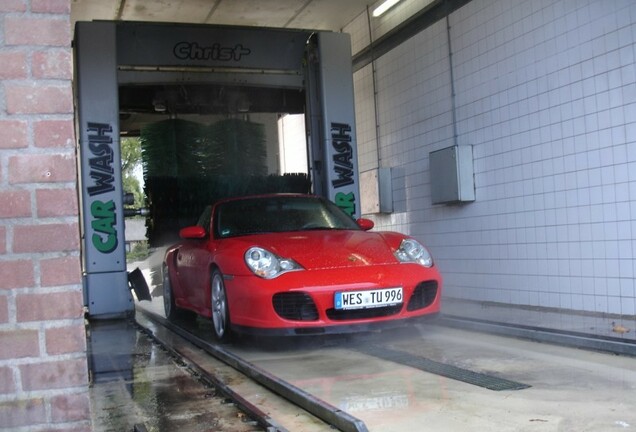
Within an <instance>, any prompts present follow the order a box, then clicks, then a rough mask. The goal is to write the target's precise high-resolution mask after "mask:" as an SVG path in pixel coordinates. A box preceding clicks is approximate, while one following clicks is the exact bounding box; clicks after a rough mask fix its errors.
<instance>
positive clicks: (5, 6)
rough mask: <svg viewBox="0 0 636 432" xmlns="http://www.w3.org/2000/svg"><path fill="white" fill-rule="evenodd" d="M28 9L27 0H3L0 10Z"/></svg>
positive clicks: (16, 10)
mask: <svg viewBox="0 0 636 432" xmlns="http://www.w3.org/2000/svg"><path fill="white" fill-rule="evenodd" d="M26 9H27V7H26V1H25V0H2V1H0V12H25V11H26Z"/></svg>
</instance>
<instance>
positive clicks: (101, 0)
mask: <svg viewBox="0 0 636 432" xmlns="http://www.w3.org/2000/svg"><path fill="white" fill-rule="evenodd" d="M376 2H377V1H375V0H72V3H71V20H72V24H73V28H74V27H75V22H77V21H93V20H107V21H156V22H171V23H194V24H216V25H238V26H258V27H277V28H290V29H306V30H327V31H340V30H342V28H343V27H344V26H345V25H347V24H348V23H350V22H351V21H352V20H353V19H354V18H356V17H357V16H358V15H360V14H361V13H364V12H365V11H366V9H367V5H369V7H371V6H373V5H374V3H376ZM237 98H239V99H240V98H247V100H248V103H249V111H250V112H270V113H272V112H274V113H276V112H278V113H281V112H288V113H294V112H303V109H304V108H303V106H304V96H302V94H298V92H296V93H294V92H290V91H289V90H285V89H278V90H276V89H274V90H272V89H263V88H242V89H237V88H228V87H227V86H223V85H220V86H219V85H214V84H206V85H198V86H192V85H190V86H185V85H169V86H166V85H163V86H162V85H141V86H140V85H136V86H127V85H120V88H119V105H120V130H121V132H122V133H123V134H131V135H136V134H138V133H139V131H140V129H142V128H143V127H144V126H145V125H147V124H149V123H154V122H156V121H160V120H162V119H164V118H167V116H170V115H172V116H175V115H180V116H182V117H183V116H184V115H186V116H187V115H190V116H192V115H198V116H204V115H213V114H220V113H231V112H236V109H235V107H233V105H236V103H237ZM158 99H160V100H161V104H162V105H165V108H162V109H161V110H158V109H157V100H158ZM199 118H201V121H205V119H204V118H203V117H199ZM195 121H196V119H195Z"/></svg>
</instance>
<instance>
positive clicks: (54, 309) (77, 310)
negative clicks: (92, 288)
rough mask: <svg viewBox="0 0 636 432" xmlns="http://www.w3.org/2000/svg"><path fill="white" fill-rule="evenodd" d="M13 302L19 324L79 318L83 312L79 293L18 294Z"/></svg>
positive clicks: (81, 298)
mask: <svg viewBox="0 0 636 432" xmlns="http://www.w3.org/2000/svg"><path fill="white" fill-rule="evenodd" d="M15 302H16V316H17V320H18V321H19V322H30V321H48V320H56V319H70V318H80V317H81V316H82V314H83V312H84V307H83V304H82V303H83V297H82V293H81V292H79V291H66V292H56V293H47V294H18V295H17V296H16V299H15Z"/></svg>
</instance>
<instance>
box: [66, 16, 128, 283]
mask: <svg viewBox="0 0 636 432" xmlns="http://www.w3.org/2000/svg"><path fill="white" fill-rule="evenodd" d="M115 33H116V27H115V24H114V23H108V22H103V23H78V25H77V28H76V34H77V35H78V38H77V40H76V50H77V62H78V64H77V69H78V70H77V75H78V76H77V96H78V117H79V138H80V140H79V154H80V163H81V166H80V174H81V189H82V231H83V232H82V234H83V246H84V248H83V254H84V271H85V272H86V273H88V274H92V273H108V272H121V271H125V270H126V253H125V237H124V232H123V231H124V221H123V208H122V206H123V191H122V181H121V155H120V147H119V99H118V84H117V58H116V48H115V47H116V34H115Z"/></svg>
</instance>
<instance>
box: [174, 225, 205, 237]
mask: <svg viewBox="0 0 636 432" xmlns="http://www.w3.org/2000/svg"><path fill="white" fill-rule="evenodd" d="M206 235H207V233H206V232H205V229H204V228H203V227H200V226H198V225H194V226H189V227H185V228H182V229H181V230H180V231H179V237H181V238H182V239H202V238H205V236H206Z"/></svg>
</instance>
